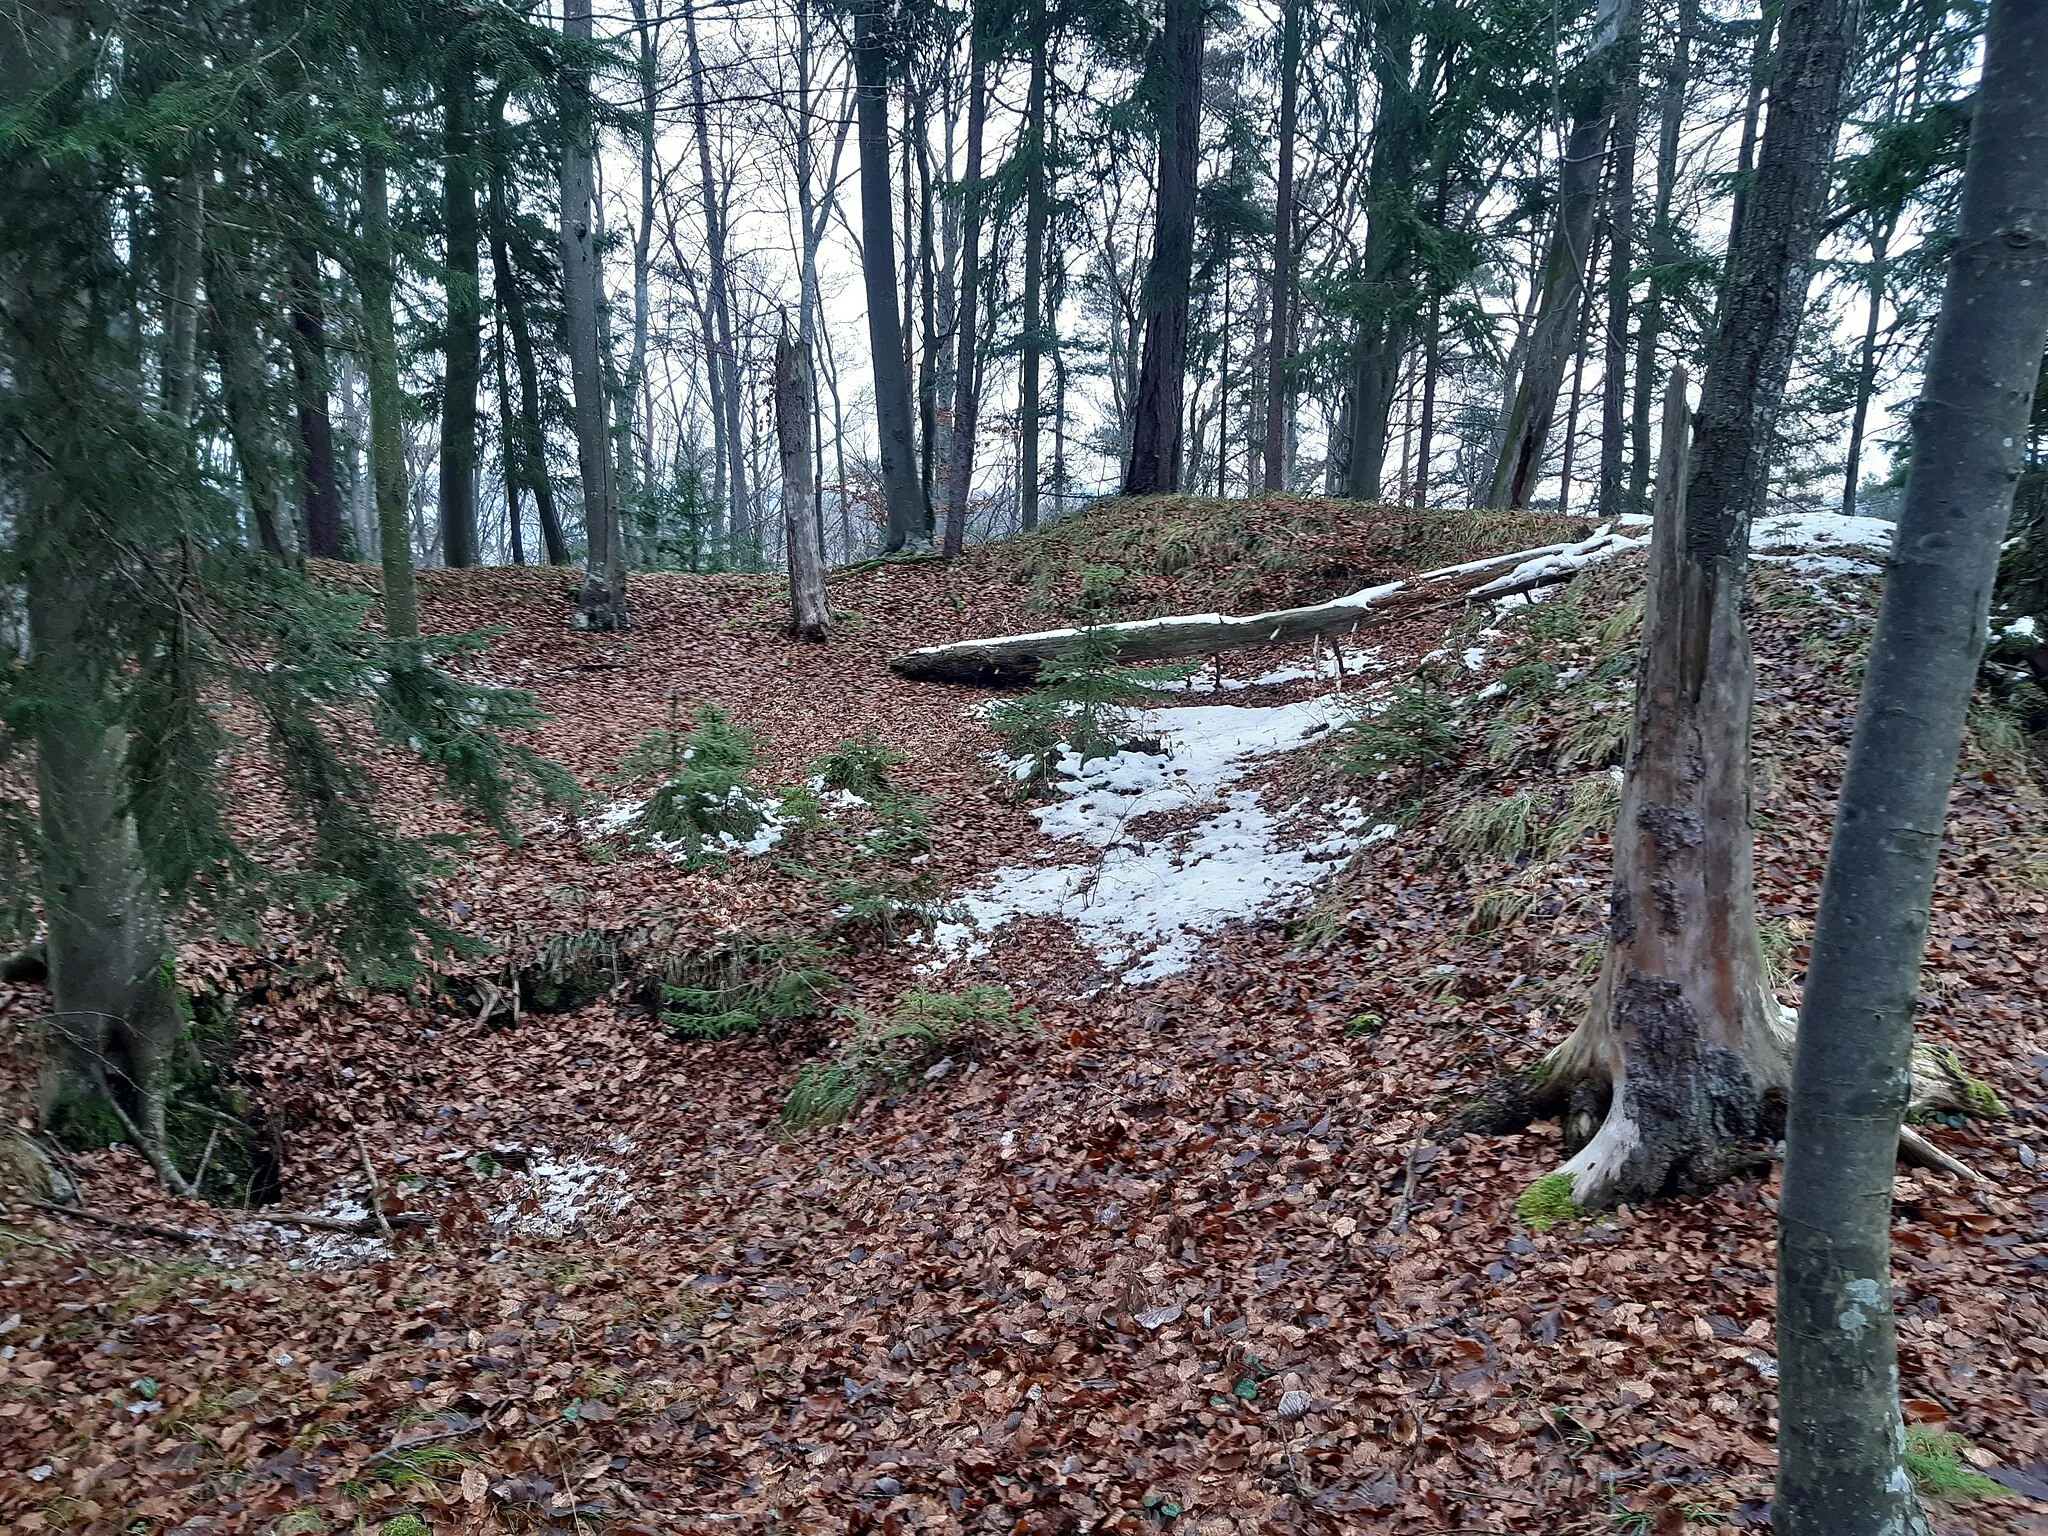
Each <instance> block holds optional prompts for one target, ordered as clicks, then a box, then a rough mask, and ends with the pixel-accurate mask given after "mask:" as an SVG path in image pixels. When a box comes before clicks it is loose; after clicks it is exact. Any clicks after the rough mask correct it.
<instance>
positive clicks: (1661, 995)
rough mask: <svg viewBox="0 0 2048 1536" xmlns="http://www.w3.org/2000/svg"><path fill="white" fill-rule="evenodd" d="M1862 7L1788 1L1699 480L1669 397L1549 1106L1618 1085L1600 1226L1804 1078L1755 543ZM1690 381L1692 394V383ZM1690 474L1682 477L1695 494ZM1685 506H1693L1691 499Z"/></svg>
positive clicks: (1714, 1151)
mask: <svg viewBox="0 0 2048 1536" xmlns="http://www.w3.org/2000/svg"><path fill="white" fill-rule="evenodd" d="M1856 9H1857V8H1856V4H1855V0H1788V3H1787V5H1786V7H1785V16H1784V45H1783V48H1782V51H1781V54H1780V73H1779V77H1778V85H1777V87H1776V89H1775V91H1774V93H1773V100H1772V105H1771V119H1770V125H1769V128H1768V130H1767V131H1766V133H1765V135H1764V139H1763V147H1762V154H1761V157H1760V159H1759V163H1758V167H1757V176H1756V182H1755V187H1754V191H1753V194H1752V203H1751V207H1750V214H1749V217H1748V218H1747V219H1745V221H1744V223H1743V226H1742V229H1741V231H1740V235H1739V238H1738V240H1737V241H1736V244H1735V245H1734V246H1733V248H1732V249H1731V250H1730V251H1729V253H1728V265H1727V273H1726V276H1725V278H1724V281H1723V286H1722V300H1721V306H1720V309H1721V319H1720V327H1719V330H1718V331H1717V333H1716V334H1715V336H1714V337H1713V339H1712V341H1711V343H1710V344H1709V346H1708V348H1707V374H1706V381H1705V385H1704V387H1703V389H1702V391H1701V397H1700V404H1699V410H1698V412H1697V414H1696V416H1695V417H1694V432H1693V439H1692V444H1691V462H1690V467H1689V468H1688V467H1687V466H1686V463H1685V458H1684V452H1685V451H1684V449H1683V448H1682V447H1681V446H1680V445H1681V443H1682V442H1683V440H1684V435H1685V434H1684V430H1683V421H1684V404H1683V401H1682V399H1681V398H1679V391H1678V388H1677V386H1676V385H1674V388H1673V391H1672V398H1671V399H1669V400H1668V401H1667V402H1666V406H1665V413H1666V414H1665V420H1666V433H1665V437H1666V442H1665V447H1664V451H1663V453H1662V455H1661V457H1660V473H1661V474H1663V475H1664V490H1663V494H1662V495H1661V496H1660V497H1659V506H1658V519H1659V521H1658V527H1657V531H1656V536H1655V537H1656V541H1657V542H1656V546H1655V548H1654V550H1653V553H1652V556H1651V587H1650V591H1649V593H1648V595H1647V597H1646V599H1645V604H1644V617H1643V653H1644V654H1643V660H1642V663H1641V666H1640V669H1639V671H1638V674H1637V682H1636V719H1635V730H1634V735H1633V739H1632V741H1631V743H1630V747H1629V763H1628V777H1627V779H1626V781H1625V782H1624V784H1623V786H1622V803H1621V818H1620V821H1619V822H1618V824H1617V829H1616V832H1615V835H1614V850H1615V851H1614V869H1615V885H1614V892H1613V897H1612V915H1611V917H1610V922H1609V931H1610V939H1609V946H1608V952H1607V958H1606V962H1605V964H1604V966H1603V968H1602V970H1601V975H1600V980H1599V983H1598V984H1597V985H1596V986H1595V988H1594V991H1593V996H1592V998H1591V1000H1590V1002H1589V1005H1588V1008H1587V1013H1586V1017H1585V1020H1584V1022H1583V1023H1582V1024H1581V1025H1580V1027H1579V1029H1578V1031H1577V1032H1575V1033H1574V1035H1573V1036H1572V1038H1571V1039H1570V1040H1568V1041H1566V1042H1565V1044H1564V1045H1563V1046H1560V1047H1559V1048H1558V1050H1557V1051H1555V1052H1553V1053H1552V1054H1551V1055H1550V1056H1549V1057H1548V1058H1546V1059H1545V1063H1544V1066H1543V1068H1542V1069H1541V1073H1542V1076H1543V1079H1544V1086H1545V1089H1546V1090H1547V1091H1550V1092H1553V1093H1554V1092H1558V1091H1560V1090H1562V1089H1564V1088H1567V1087H1569V1086H1570V1085H1571V1084H1572V1083H1573V1082H1576V1081H1584V1080H1588V1079H1590V1080H1591V1081H1592V1082H1594V1083H1596V1084H1606V1085H1610V1086H1611V1088H1612V1100H1611V1102H1610V1104H1609V1107H1608V1110H1607V1114H1606V1118H1605V1119H1604V1121H1603V1122H1602V1123H1601V1125H1600V1128H1599V1130H1598V1132H1597V1133H1596V1134H1595V1135H1594V1136H1593V1137H1592V1139H1591V1140H1590V1141H1589V1142H1587V1144H1586V1145H1585V1146H1584V1147H1583V1148H1581V1149H1580V1150H1579V1151H1578V1152H1577V1153H1576V1154H1575V1155H1574V1156H1573V1157H1572V1158H1571V1159H1570V1160H1569V1161H1568V1162H1567V1163H1566V1164H1565V1165H1564V1167H1563V1169H1562V1170H1561V1172H1562V1173H1563V1174H1564V1175H1566V1176H1567V1177H1569V1178H1570V1180H1571V1198H1572V1199H1573V1201H1575V1202H1576V1203H1577V1204H1578V1205H1580V1206H1583V1207H1587V1208H1593V1207H1598V1206H1604V1205H1608V1204H1611V1203H1613V1202H1615V1201H1617V1200H1629V1201H1640V1200H1645V1199H1652V1198H1655V1197H1657V1196H1659V1195H1663V1194H1667V1193H1670V1192H1672V1191H1674V1190H1692V1189H1699V1188H1702V1187H1705V1186H1707V1185H1710V1184H1712V1183H1714V1182H1715V1181H1716V1180H1718V1179H1719V1178H1720V1177H1722V1175H1723V1173H1724V1172H1725V1170H1726V1166H1727V1158H1726V1152H1725V1149H1726V1147H1727V1146H1728V1145H1729V1144H1730V1143H1731V1142H1736V1141H1741V1140H1745V1139H1748V1138H1750V1137H1752V1136H1754V1135H1756V1134H1757V1132H1758V1130H1759V1127H1760V1126H1761V1124H1762V1123H1763V1122H1762V1118H1761V1117H1762V1109H1763V1100H1764V1097H1765V1096H1766V1095H1775V1094H1777V1093H1779V1092H1781V1091H1782V1090H1783V1089H1784V1087H1785V1085H1786V1083H1787V1081H1788V1080H1789V1075H1790V1065H1791V1062H1790V1032H1789V1031H1788V1030H1786V1029H1785V1028H1784V1027H1783V1025H1782V1024H1781V1023H1780V1022H1779V1020H1778V1014H1777V1007H1776V1003H1775V1001H1774V1000H1773V999H1772V998H1771V997H1770V995H1769V992H1768V991H1767V990H1766V988H1765V986H1764V984H1763V979H1762V978H1763V975H1764V970H1763V964H1762V957H1761V954H1760V952H1759V949H1758V940H1757V928H1756V896H1755V890H1754V883H1753V864H1754V857H1755V855H1754V833H1753V831H1752V829H1751V826H1750V820H1749V786H1750V753H1749V718H1750V702H1751V699H1752V696H1753V694H1754V690H1755V670H1754V666H1753V664H1752V661H1751V658H1750V651H1749V636H1748V632H1747V631H1746V630H1745V629H1744V627H1743V617H1742V602H1743V593H1744V587H1745V578H1746V575H1747V569H1748V557H1749V527H1750V521H1751V519H1752V517H1753V516H1754V515H1755V514H1756V512H1757V510H1758V509H1759V508H1760V507H1761V506H1762V504H1763V500H1764V495H1765V491H1766V489H1767V485H1768V475H1769V464H1768V458H1767V455H1768V451H1769V447H1770V443H1771V438H1772V434H1773V431H1774V429H1775V425H1776V419H1777V413H1778V408H1779V406H1780V404H1781V402H1782V401H1783V398H1784V393H1785V382H1786V378H1787V376H1788V375H1789V374H1790V372H1791V365H1792V348H1793V345H1794V342H1795V341H1796V339H1797V336H1798V333H1799V325H1800V320H1801V317H1802V315H1803V313H1804V311H1805V307H1806V292H1807V288H1808V285H1809V282H1810V279H1811V276H1812V271H1813V260H1814V252H1815V249H1816V247H1817V246H1818V244H1819V239H1820V226H1821V216H1822V212H1823V209H1824V207H1825V204H1826V199H1827V191H1828V181H1829V173H1830V168H1831V166H1832V164H1833V159H1834V144H1835V136H1836V133H1837V130H1838V128H1839V126H1840V122H1841V111H1842V80H1843V76H1844V74H1845V72H1846V70H1847V67H1848V55H1849V52H1850V50H1851V48H1852V47H1853V46H1854V42H1855V37H1856ZM1681 382H1682V380H1681ZM1681 471H1682V473H1681ZM1681 485H1682V486H1683V487H1684V490H1683V493H1682V494H1680V493H1679V492H1678V489H1677V488H1678V487H1679V486H1681Z"/></svg>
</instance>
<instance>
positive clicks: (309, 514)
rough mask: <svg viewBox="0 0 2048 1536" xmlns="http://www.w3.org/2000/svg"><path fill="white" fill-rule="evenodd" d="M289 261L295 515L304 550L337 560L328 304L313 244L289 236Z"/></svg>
mask: <svg viewBox="0 0 2048 1536" xmlns="http://www.w3.org/2000/svg"><path fill="white" fill-rule="evenodd" d="M287 259H288V260H289V261H290V263H291V303H292V335H291V345H292V385H293V391H294V394H295V396H296V404H297V407H298V426H299V466H298V468H299V518H300V521H301V522H303V523H304V525H305V529H306V553H307V554H308V555H310V556H312V557H313V558H314V559H316V560H340V559H342V558H344V556H345V555H346V554H347V550H346V549H345V548H344V547H343V545H342V539H341V486H340V484H339V482H338V481H337V480H336V478H335V473H334V419H333V416H332V415H331V414H330V412H329V409H328V403H327V401H328V378H327V307H326V304H325V302H324V301H323V300H322V298H321V296H320V274H319V266H318V262H317V258H316V257H315V255H314V253H313V251H312V249H311V248H310V247H308V246H306V245H304V244H302V243H299V242H296V241H295V242H293V244H292V245H291V247H290V250H289V252H288V257H287Z"/></svg>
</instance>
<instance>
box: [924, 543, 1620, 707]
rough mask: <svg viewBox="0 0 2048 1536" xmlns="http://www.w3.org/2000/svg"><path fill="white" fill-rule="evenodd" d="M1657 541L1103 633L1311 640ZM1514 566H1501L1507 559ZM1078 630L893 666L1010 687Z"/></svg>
mask: <svg viewBox="0 0 2048 1536" xmlns="http://www.w3.org/2000/svg"><path fill="white" fill-rule="evenodd" d="M1647 542H1648V541H1647V540H1646V539H1641V538H1630V537H1629V536H1628V535H1626V534H1621V533H1616V532H1614V531H1613V529H1612V527H1611V526H1606V527H1602V528H1600V529H1599V530H1598V531H1597V532H1595V533H1593V534H1592V535H1590V536H1589V537H1587V538H1584V539H1580V540H1578V541H1577V542H1576V543H1567V544H1546V545H1544V546H1543V547H1542V548H1541V549H1523V550H1517V551H1515V552H1514V553H1512V554H1505V555H1492V556H1489V557H1487V558H1486V559H1483V560H1468V561H1466V562H1464V563H1463V564H1462V565H1447V566H1445V567H1443V568H1442V569H1441V570H1435V571H1425V572H1424V573H1423V574H1422V575H1420V576H1414V577H1410V578H1409V579H1407V580H1405V581H1390V582H1385V583H1382V584H1381V585H1379V586H1375V587H1365V588H1363V589H1361V590H1359V591H1357V592H1350V593H1347V594H1345V595H1344V596H1342V597H1333V598H1331V599H1330V600H1329V601H1328V602H1323V603H1311V604H1309V605H1308V606H1307V607H1303V608H1277V609H1274V610H1273V611H1271V612H1269V613H1251V614H1242V615H1230V614H1221V613H1193V614H1180V615H1176V616H1172V617H1167V618H1158V619H1136V620H1132V621H1129V622H1126V623H1121V624H1104V625H1100V626H1098V627H1097V630H1096V633H1098V634H1100V633H1107V634H1110V635H1114V636H1115V637H1116V640H1117V656H1118V659H1119V660H1123V661H1164V660H1168V659H1170V658H1172V657H1176V656H1209V655H1214V654H1215V653H1217V652H1219V651H1239V650H1247V649H1249V648H1251V647H1253V646H1260V645H1277V644H1282V643H1286V642H1290V641H1300V640H1307V639H1309V638H1311V637H1313V636H1316V635H1332V634H1339V633H1356V632H1357V631H1358V630H1360V629H1366V628H1372V627H1376V626H1378V625H1381V624H1387V623H1391V622H1393V621H1394V620H1396V619H1401V618H1406V617H1407V616H1409V615H1410V614H1413V613H1416V612H1419V611H1421V610H1424V609H1429V608H1437V607H1442V606H1444V605H1446V604H1449V603H1458V602H1464V601H1466V600H1468V599H1478V598H1498V597H1507V596H1511V595H1512V594H1514V593H1517V592H1528V591H1532V590H1533V589H1535V588H1537V587H1545V586H1554V585H1555V584H1557V583H1558V582H1562V581H1569V580H1570V579H1571V578H1572V577H1573V576H1574V575H1576V574H1577V573H1578V572H1580V571H1582V570H1584V569H1585V568H1586V567H1587V566H1589V565H1598V564H1600V563H1601V562H1602V561H1604V560H1611V559H1613V558H1614V557H1615V556H1616V555H1619V554H1623V553H1625V552H1626V551H1628V550H1632V549H1640V548H1642V547H1643V546H1644V544H1646V543H1647ZM1503 566H1506V567H1509V569H1508V570H1507V571H1505V572H1504V573H1501V574H1490V573H1496V572H1501V567H1503ZM1081 633H1082V632H1081V631H1080V630H1078V629H1048V630H1043V631H1040V632H1038V633H1036V634H1029V635H1000V636H997V637H995V638H993V639H988V640H961V641H958V642H956V643H955V644H952V645H932V646H926V647H924V648H923V649H921V650H915V651H908V652H905V653H904V654H903V655H901V656H897V657H895V658H893V659H892V660H891V661H890V663H889V666H890V669H891V670H892V671H894V672H896V673H897V674H898V675H899V676H902V677H908V678H914V679H916V680H918V681H920V682H933V683H963V684H967V685H970V686H980V687H1005V686H1014V685H1016V684H1020V683H1028V682H1030V681H1031V679H1032V678H1033V677H1035V676H1036V675H1037V673H1038V669H1039V668H1040V667H1041V666H1043V665H1044V664H1045V663H1046V662H1048V661H1051V660H1053V659H1054V658H1056V657H1058V656H1060V655H1061V654H1062V653H1064V652H1065V651H1067V650H1068V649H1070V648H1071V647H1072V646H1073V645H1074V643H1075V642H1076V641H1077V640H1079V639H1080V637H1081Z"/></svg>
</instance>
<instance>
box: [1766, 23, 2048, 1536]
mask: <svg viewBox="0 0 2048 1536" xmlns="http://www.w3.org/2000/svg"><path fill="white" fill-rule="evenodd" d="M2044 99H2048V8H2044V7H2042V6H2040V5H2036V4H2029V3H2026V0H1994V3H1993V5H1992V7H1991V15H1990V25H1989V30H1988V33H1987V35H1986V38H1985V44H1984V70H1983V77H1982V82H1981V84H1980V85H1979V86H1978V89H1977V95H1976V102H1975V107H1974V110H1973V112H1972V115H1971V124H1970V149H1969V159H1968V163H1967V169H1966V170H1965V172H1964V176H1963V187H1962V209H1961V214H1960V217H1959V219H1958V221H1957V227H1956V232H1955V246H1954V255H1953V257H1952V261H1951V265H1950V268H1949V275H1948V284H1947V288H1946V291H1945V293H1944V295H1943V299H1942V307H1941V317H1940V320H1939V321H1938V323H1937V324H1936V327H1935V331H1934V340H1933V345H1932V347H1931V349H1930V351H1929V353H1928V358H1927V371H1926V375H1925V378H1924V380H1923V382H1922V384H1921V389H1920V399H1919V403H1918V405H1917V406H1916V407H1915V408H1914V412H1913V422H1912V433H1913V443H1912V457H1911V461H1910V462H1911V465H1912V469H1911V471H1910V474H1909V477H1908V479H1907V482H1906V494H1905V501H1904V505H1903V506H1902V507H1901V509H1900V513H1899V526H1898V533H1897V537H1896V539H1895V541H1894V544H1893V547H1892V558H1891V561H1890V564H1889V566H1888V568H1887V570H1886V575H1885V588H1884V599H1883V603H1882V605H1881V606H1880V608H1879V610H1878V616H1877V628H1876V632H1875V634H1874V635H1873V637H1872V640H1871V648H1870V660H1869V663H1868V665H1867V667H1866V669H1865V671H1864V678H1863V692H1862V697H1861V699H1860V700H1859V702H1858V705H1857V709H1856V730H1855V735H1854V737H1853V739H1852V740H1851V742H1850V745H1849V760H1848V766H1847V768H1846V770H1845V771H1844V774H1843V779H1842V792H1841V800H1840V803H1839V805H1838V807H1837V810H1836V813H1835V830H1834V839H1833V843H1832V845H1831V846H1830V848H1829V850H1828V863H1827V874H1826V877H1825V879H1824V881H1823V883H1822V886H1821V898H1820V912H1819V917H1818V920H1817V922H1816V924H1815V928H1814V938H1813V958H1812V960H1811V962H1810V964H1809V966H1808V968H1807V977H1806V993H1805V999H1804V1005H1803V1007H1802V1008H1801V1011H1800V1021H1799V1036H1798V1049H1797V1054H1796V1058H1795V1062H1794V1066H1793V1073H1792V1092H1791V1104H1790V1112H1789V1118H1788V1123H1787V1126H1786V1137H1785V1179H1784V1193H1783V1198H1782V1200H1781V1203H1780V1206H1779V1237H1778V1360H1779V1370H1780V1373H1781V1375H1780V1387H1779V1408H1778V1418H1779V1424H1780V1426H1781V1428H1780V1434H1779V1441H1780V1452H1779V1476H1778V1491H1777V1501H1776V1505H1775V1509H1774V1523H1775V1525H1776V1528H1777V1529H1778V1530H1780V1531H1783V1532H1786V1533H1787V1536H1863V1533H1873V1536H1874V1533H1878V1532H1892V1531H1916V1530H1918V1531H1924V1530H1925V1529H1926V1522H1925V1520H1924V1518H1923V1517H1922V1516H1921V1515H1920V1512H1919V1510H1918V1508H1917V1501H1916V1500H1915V1497H1914V1494H1913V1483H1912V1479H1911V1478H1910V1477H1909V1476H1908V1475H1907V1473H1906V1467H1905V1429H1904V1425H1903V1424H1902V1423H1901V1421H1900V1416H1899V1401H1898V1397H1899V1377H1898V1351H1897V1346H1896V1342H1895V1339H1894V1335H1893V1327H1892V1305H1891V1295H1892V1276H1891V1220H1890V1211H1891V1192H1892V1162H1893V1155H1894V1147H1895V1146H1896V1144H1897V1140H1898V1134H1899V1129H1900V1123H1901V1120H1902V1117H1903V1116H1904V1114H1905V1112H1906V1107H1907V1104H1908V1101H1909V1097H1910V1086H1909V1085H1910V1080H1911V1075H1912V1074H1911V1064H1912V1053H1913V1013H1914V1007H1915V1004H1914V997H1915V994H1916V993H1917V991H1918V990H1919V978H1920V959H1921V955H1922V952H1923V951H1924V949H1925V946H1926V942H1927V919H1928V906H1929V902H1930V900H1931V898H1932V894H1933V887H1934V876H1935V867H1936V863H1937V860H1938V857H1939V853H1940V848H1941V836H1942V825H1943V822H1944V820H1945V819H1946V815H1947V809H1948V796H1949V787H1950V785H1951V784H1952V783H1953V782H1954V779H1955V769H1956V756H1957V751H1958V748H1959V746H1960V744H1961V741H1962V735H1963V721H1964V716H1965V712H1966V711H1967V710H1968V708H1969V703H1970V694H1971V690H1972V687H1973V686H1974V684H1975V681H1976V676H1977V665H1978V660H1979V657H1980V656H1981V654H1982V652H1983V647H1984V636H1985V632H1986V619H1987V617H1988V614H1989V608H1990V599H1991V590H1992V586H1993V583H1994V581H1995V578H1996V576H1997V573H1998V558H1999V546H2000V543H2001V541H2002V540H2003V539H2004V537H2005V533H2006V522H2007V518H2008V516H2009V514H2010V512H2011V510H2012V500H2013V487H2014V484H2015V482H2016V481H2017V480H2018V477H2019V474H2020V470H2021V467H2022V464H2023V462H2024V460H2025V456H2026V448H2025V443H2026V425H2027V420H2028V414H2029V408H2030V405H2031V403H2032V400H2033V396H2034V391H2035V385H2036V381H2037V379H2038V378H2039V375H2040V370H2041V356H2042V348H2043V346H2044V344H2048V122H2044V120H2043V118H2042V115H2041V103H2042V101H2043V100H2044Z"/></svg>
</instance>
